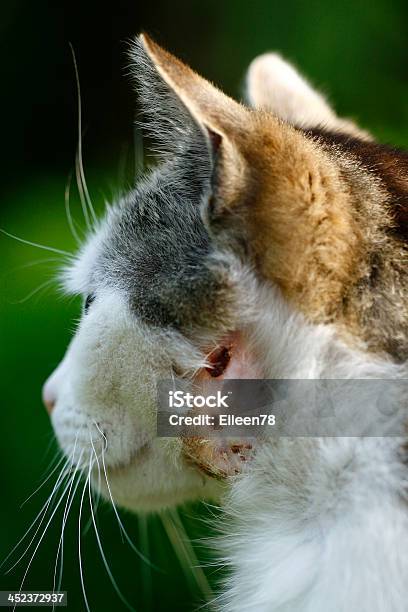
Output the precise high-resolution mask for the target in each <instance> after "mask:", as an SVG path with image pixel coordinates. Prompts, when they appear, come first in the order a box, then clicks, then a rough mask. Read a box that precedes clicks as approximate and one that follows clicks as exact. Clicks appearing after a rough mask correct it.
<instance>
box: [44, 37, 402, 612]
mask: <svg viewBox="0 0 408 612" xmlns="http://www.w3.org/2000/svg"><path fill="white" fill-rule="evenodd" d="M131 57H132V74H133V75H134V77H135V82H136V88H137V91H138V93H139V96H140V100H141V104H142V107H143V111H144V127H145V130H146V132H147V134H148V135H149V137H150V139H151V140H152V141H153V142H154V144H155V148H156V151H157V152H158V154H159V157H160V163H159V164H158V165H157V167H155V168H154V169H153V170H151V171H149V172H148V173H147V174H146V175H145V176H144V178H142V179H141V180H140V181H139V182H138V184H137V185H136V187H135V188H134V189H133V190H132V191H130V192H129V193H128V194H127V195H125V196H124V197H123V198H122V199H120V201H119V202H115V203H114V205H113V206H112V207H110V208H109V210H108V212H107V214H106V216H105V218H104V219H102V220H101V221H100V222H99V223H98V225H97V226H96V227H95V229H94V230H93V231H92V232H91V234H90V235H89V237H88V239H87V241H86V243H85V245H84V246H83V247H82V248H81V249H80V251H79V253H78V255H77V257H76V259H75V262H74V263H73V265H71V266H70V267H69V268H67V269H65V270H64V273H63V283H64V287H65V289H66V291H67V292H68V293H73V294H80V295H82V296H84V311H83V314H82V317H81V320H80V322H79V324H78V328H77V330H76V333H75V336H74V337H73V339H72V341H71V344H70V346H69V348H68V350H67V352H66V355H65V357H64V359H63V361H62V362H61V364H60V365H59V366H58V368H57V369H56V371H55V372H54V373H53V374H52V375H51V377H50V379H49V380H48V381H47V383H46V384H45V387H44V391H43V397H44V401H45V403H46V405H47V407H48V410H49V412H50V414H51V419H52V424H53V427H54V430H55V433H56V436H57V439H58V442H59V444H60V446H61V448H62V450H63V451H64V453H65V454H66V456H67V457H68V458H71V461H72V462H73V463H75V464H76V465H77V467H78V469H79V470H83V471H84V472H85V475H86V474H88V477H89V478H91V482H92V486H93V487H95V488H97V487H98V477H97V471H96V465H97V463H98V465H99V463H101V462H103V465H104V468H106V473H107V476H108V478H109V483H110V487H109V486H108V485H107V481H106V483H104V482H103V479H102V482H101V483H100V485H99V486H100V488H101V490H102V493H103V494H104V495H105V496H106V497H107V498H109V496H111V495H112V496H113V498H114V499H115V501H116V502H117V503H118V504H119V505H120V506H123V507H125V508H128V509H130V510H133V511H134V512H154V511H156V510H159V509H162V508H165V507H171V506H175V505H178V504H182V503H184V502H186V501H188V500H196V499H215V500H219V501H220V503H221V505H222V507H223V508H224V512H225V520H224V521H222V523H223V531H225V536H221V537H220V538H221V541H220V563H223V564H226V565H228V566H229V569H230V577H229V578H228V580H227V582H226V583H225V588H224V590H223V592H222V593H221V595H220V597H218V598H217V599H216V601H215V602H214V606H215V608H217V609H220V610H223V611H225V612H227V611H228V612H233V611H236V612H238V611H239V612H243V611H246V610H248V611H256V612H266V611H279V612H286V611H288V612H289V611H290V612H300V611H302V612H306V611H307V612H323V611H325V612H327V611H329V610H330V611H331V612H340V611H341V612H343V611H348V612H353V611H356V612H357V611H359V612H368V611H370V612H374V611H381V612H385V611H387V612H391V611H395V612H402V611H403V610H406V607H407V604H406V602H407V596H408V580H407V578H408V553H407V552H406V546H405V540H406V538H407V537H408V506H407V498H406V484H407V469H406V464H405V462H406V455H405V451H404V449H405V446H404V444H405V436H406V429H405V427H406V417H407V414H406V409H405V406H406V403H405V404H404V403H403V401H402V400H401V398H399V399H398V402H399V406H400V407H401V406H402V410H400V411H398V414H397V417H396V418H395V419H394V420H393V426H394V427H395V426H396V428H397V433H398V436H395V435H394V436H387V435H386V434H387V433H388V429H387V427H388V425H387V419H385V420H384V422H383V423H382V424H381V428H382V429H381V430H380V431H379V433H377V434H376V435H377V437H363V435H364V433H365V429H364V427H365V424H364V423H363V422H360V420H359V418H358V417H356V412H355V406H354V405H353V404H352V403H350V404H345V405H344V411H345V412H344V415H343V416H344V419H350V420H351V419H354V421H355V423H354V426H355V434H354V435H355V436H356V437H335V436H331V437H324V438H323V437H320V438H317V437H313V431H312V429H310V430H307V426H306V428H305V430H304V432H305V433H304V436H303V437H296V438H288V437H274V438H272V439H268V440H263V441H259V443H256V444H255V445H254V448H253V449H251V458H250V460H248V461H244V460H242V461H240V458H241V455H240V454H238V458H237V453H236V452H235V449H233V448H232V447H229V446H228V444H226V443H225V442H223V443H222V444H224V446H222V444H221V443H220V442H217V441H214V440H208V441H207V442H203V441H202V440H201V441H197V440H194V439H185V438H160V437H157V436H156V384H157V382H158V381H160V380H166V379H171V378H172V377H173V378H177V377H179V378H185V379H187V378H192V377H193V378H194V377H200V376H201V377H210V378H211V377H213V378H214V379H215V380H225V379H228V378H232V379H234V378H267V379H268V378H270V379H348V380H350V381H351V382H352V381H353V380H354V379H370V378H376V379H377V378H378V379H391V380H393V379H396V380H398V379H401V380H404V379H405V378H407V373H408V368H407V356H408V339H407V330H408V299H407V297H408V295H407V294H408V269H407V231H408V230H407V228H408V225H407V219H408V216H407V215H408V206H407V203H408V156H407V154H406V153H404V152H402V151H399V150H396V149H392V148H391V147H388V146H382V145H379V144H377V143H376V142H375V141H374V139H373V137H372V136H371V135H370V134H369V133H368V132H366V131H364V130H363V129H361V128H359V127H358V126H357V125H356V124H355V123H354V122H353V121H352V120H348V119H343V118H339V117H337V115H336V114H335V112H334V111H333V110H332V109H331V108H330V106H329V105H328V103H327V101H326V100H325V98H324V97H323V96H322V95H321V94H320V93H318V92H316V91H315V90H314V89H313V88H312V87H311V85H310V84H309V83H308V82H307V81H306V80H305V79H304V78H303V77H301V76H300V75H299V74H298V72H297V71H296V70H295V69H294V68H293V67H292V66H291V65H289V64H288V63H287V62H286V61H284V60H283V59H282V58H281V57H280V56H279V55H277V54H273V53H267V54H265V55H262V56H260V57H258V58H256V59H255V60H254V61H253V62H252V64H251V65H250V67H249V70H248V73H247V78H246V89H247V103H246V104H241V103H238V102H236V101H234V100H232V99H231V98H229V97H227V96H226V95H224V94H223V93H222V92H221V91H220V90H218V89H217V88H216V87H215V86H213V85H212V84H211V83H209V82H208V81H206V80H205V79H203V78H202V77H200V76H199V75H197V74H196V73H195V72H194V71H193V70H191V69H190V68H189V67H188V66H186V65H185V64H183V63H182V62H181V61H179V60H178V59H176V58H175V57H174V56H172V55H171V54H170V53H168V52H167V51H165V50H164V49H162V48H161V47H160V46H159V45H157V44H156V43H155V42H154V41H153V40H152V39H151V38H149V37H148V36H147V35H141V36H140V37H139V38H138V39H137V40H136V42H135V43H134V45H133V46H132V51H131ZM212 374H213V376H211V375H212ZM370 393H372V392H371V391H369V396H368V400H367V401H371V400H372V399H373V396H372V395H370ZM401 401H402V404H401ZM302 404H303V401H302V399H301V398H300V401H299V409H303V408H304V406H303V405H302ZM306 408H307V407H306ZM360 434H361V436H362V437H358V436H359V435H360ZM101 457H102V459H101ZM231 468H232V469H231Z"/></svg>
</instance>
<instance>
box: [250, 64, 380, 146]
mask: <svg viewBox="0 0 408 612" xmlns="http://www.w3.org/2000/svg"><path fill="white" fill-rule="evenodd" d="M246 98H247V100H248V103H249V104H250V106H253V107H254V108H258V109H263V110H267V111H269V112H271V113H273V114H274V115H275V116H276V117H278V118H279V119H282V120H283V121H286V122H287V123H290V124H291V125H294V126H297V127H301V128H304V129H313V128H325V129H328V130H332V131H340V132H345V133H349V134H351V135H352V136H355V137H358V138H363V139H371V136H370V135H369V134H368V133H367V132H366V131H364V130H362V129H360V128H359V127H358V126H357V125H356V124H355V123H354V122H353V121H351V120H350V119H344V118H341V117H338V116H337V115H336V113H335V111H334V110H333V109H332V108H331V106H330V105H329V104H328V102H327V100H326V99H325V97H324V96H323V95H322V94H321V93H320V92H319V91H317V90H316V89H314V88H313V87H312V86H311V84H310V83H309V82H308V81H307V80H306V79H305V78H304V77H303V76H302V75H301V74H300V73H299V72H298V71H297V70H296V69H295V68H294V67H293V66H292V65H291V64H290V63H289V62H287V61H286V60H284V59H283V58H282V57H281V56H280V55H279V54H278V53H264V54H263V55H260V56H258V57H256V58H255V59H254V60H253V62H252V63H251V64H250V66H249V68H248V72H247V77H246Z"/></svg>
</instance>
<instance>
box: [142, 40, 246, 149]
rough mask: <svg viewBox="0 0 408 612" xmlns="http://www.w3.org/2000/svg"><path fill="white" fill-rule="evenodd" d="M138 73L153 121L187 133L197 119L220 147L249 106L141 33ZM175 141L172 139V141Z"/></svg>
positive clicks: (160, 126) (211, 141) (167, 129)
mask: <svg viewBox="0 0 408 612" xmlns="http://www.w3.org/2000/svg"><path fill="white" fill-rule="evenodd" d="M131 55H132V59H133V62H134V71H133V73H134V74H135V77H136V79H137V82H138V86H139V92H140V95H141V100H142V105H143V107H144V110H145V112H146V113H147V115H148V116H150V120H149V123H150V124H151V123H152V121H154V120H156V121H157V124H156V125H149V126H148V127H150V129H152V130H153V132H155V133H156V135H157V130H158V129H164V130H165V132H167V134H166V136H169V132H170V134H173V136H174V135H178V136H183V135H184V134H185V132H186V130H191V123H192V122H194V123H195V125H196V127H198V128H199V129H200V130H201V131H202V133H203V134H204V136H205V137H206V138H207V139H208V142H209V144H210V145H211V146H212V147H215V148H216V149H217V148H218V147H219V146H220V144H221V140H222V139H223V138H227V139H228V137H229V135H230V134H231V132H233V131H234V130H235V129H236V128H237V126H239V123H240V119H242V116H243V115H244V114H245V112H246V109H244V107H242V106H241V105H240V104H238V103H237V102H235V101H234V100H232V99H231V98H229V97H228V96H226V95H225V94H223V93H222V92H221V91H220V90H219V89H217V88H216V87H215V86H214V85H212V84H211V83H210V82H209V81H207V80H206V79H204V78H202V77H201V76H199V75H198V74H197V73H196V72H194V70H192V69H191V68H190V67H188V66H187V65H185V64H183V62H181V61H180V60H179V59H177V58H176V57H174V56H173V55H172V54H171V53H169V52H168V51H166V50H165V49H163V48H162V47H160V46H159V45H158V44H157V43H155V42H154V41H153V40H152V39H151V38H150V37H149V36H147V35H146V34H141V35H140V36H139V37H138V38H137V40H136V43H135V44H134V46H133V48H132V52H131ZM170 145H171V143H170Z"/></svg>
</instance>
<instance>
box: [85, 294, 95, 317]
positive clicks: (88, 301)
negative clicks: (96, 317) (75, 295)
mask: <svg viewBox="0 0 408 612" xmlns="http://www.w3.org/2000/svg"><path fill="white" fill-rule="evenodd" d="M94 299H95V296H94V295H93V293H90V294H89V295H87V296H86V300H85V304H84V313H85V314H86V313H87V312H88V310H89V307H90V305H91V304H92V302H93V301H94Z"/></svg>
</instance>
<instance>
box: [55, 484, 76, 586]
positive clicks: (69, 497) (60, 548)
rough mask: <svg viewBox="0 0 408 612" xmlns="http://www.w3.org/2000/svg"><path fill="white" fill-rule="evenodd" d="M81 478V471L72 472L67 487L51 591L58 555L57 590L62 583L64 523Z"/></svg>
mask: <svg viewBox="0 0 408 612" xmlns="http://www.w3.org/2000/svg"><path fill="white" fill-rule="evenodd" d="M76 475H78V478H77V481H76V483H75V486H74V488H73V491H72V494H71V489H72V487H73V484H74V480H75V476H76ZM81 478H82V474H81V472H74V474H73V475H72V479H71V485H70V488H69V491H68V495H67V501H66V503H65V508H64V514H63V517H62V524H61V535H60V539H59V543H58V549H57V556H56V558H55V567H54V580H53V587H52V590H53V592H55V585H56V578H57V567H58V558H59V557H60V559H61V561H60V571H59V576H58V587H57V591H59V590H60V587H61V583H62V572H63V566H64V532H65V525H66V523H67V520H68V515H69V513H70V510H71V507H72V504H73V501H74V499H75V495H76V492H77V490H78V487H79V483H80V482H81Z"/></svg>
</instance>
